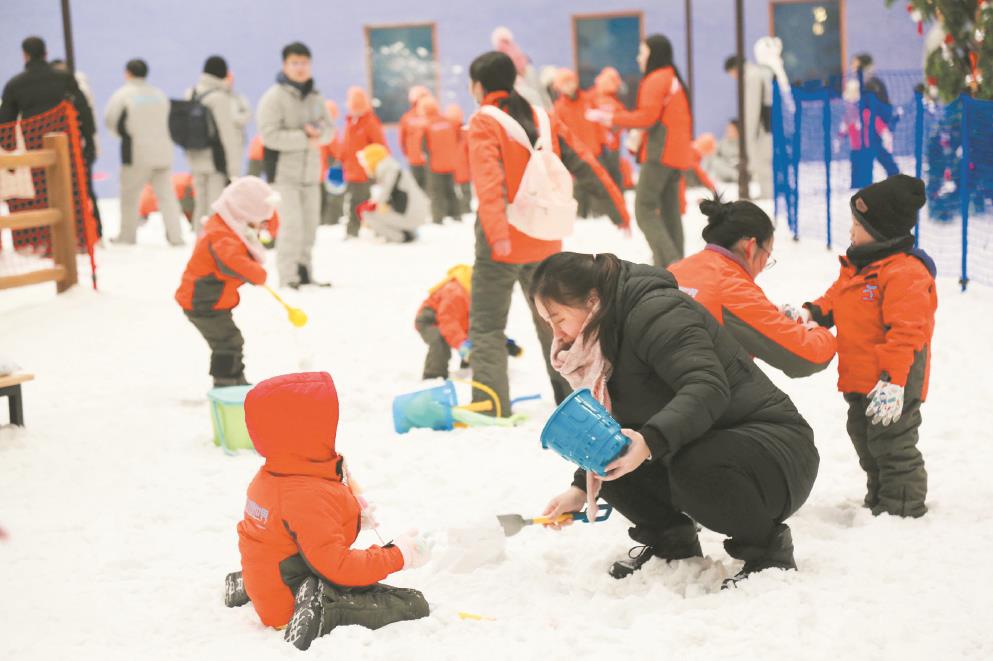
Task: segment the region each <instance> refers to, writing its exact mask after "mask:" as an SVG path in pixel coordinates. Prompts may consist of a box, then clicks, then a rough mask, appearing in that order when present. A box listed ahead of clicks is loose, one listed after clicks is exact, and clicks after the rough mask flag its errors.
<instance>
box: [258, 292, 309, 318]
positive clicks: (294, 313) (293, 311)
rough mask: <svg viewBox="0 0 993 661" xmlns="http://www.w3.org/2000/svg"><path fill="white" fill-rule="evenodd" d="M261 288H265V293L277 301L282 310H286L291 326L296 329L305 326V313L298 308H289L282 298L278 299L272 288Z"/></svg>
mask: <svg viewBox="0 0 993 661" xmlns="http://www.w3.org/2000/svg"><path fill="white" fill-rule="evenodd" d="M263 286H264V287H265V289H266V291H267V292H269V293H270V294H272V296H273V298H275V299H276V300H277V301H279V302H280V303H281V304H282V306H283V307H284V308H286V313H287V316H289V319H290V323H291V324H293V325H294V326H296V327H297V328H303V327H304V326H306V325H307V313H306V312H304V311H303V310H301V309H300V308H295V307H293V306H291V305H290V304H288V303H287V302H286V301H284V300H283V299H282V298H280V297H279V294H277V293H276V292H275V291H273V289H272V287H270V286H268V285H263Z"/></svg>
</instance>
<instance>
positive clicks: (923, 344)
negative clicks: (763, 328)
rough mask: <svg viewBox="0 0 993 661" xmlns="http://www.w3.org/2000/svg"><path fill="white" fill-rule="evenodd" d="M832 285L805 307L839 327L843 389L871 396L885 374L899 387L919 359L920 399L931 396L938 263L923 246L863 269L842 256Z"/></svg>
mask: <svg viewBox="0 0 993 661" xmlns="http://www.w3.org/2000/svg"><path fill="white" fill-rule="evenodd" d="M840 259H841V273H840V275H839V276H838V279H837V280H836V281H835V283H834V284H833V285H831V287H830V289H828V290H827V292H826V293H825V294H824V295H823V296H821V297H820V298H819V299H817V300H816V301H814V302H813V303H806V304H805V305H804V307H806V308H807V309H809V310H810V313H811V316H812V317H813V319H814V320H815V321H816V322H817V323H819V324H821V325H822V326H827V327H831V326H833V325H837V326H838V390H840V391H841V392H844V393H859V394H863V395H865V394H868V393H869V391H870V390H872V389H873V388H874V387H875V386H876V383H877V382H878V381H879V378H880V376H881V375H882V373H883V372H886V373H887V374H889V377H890V381H891V382H892V383H895V384H896V385H898V386H906V385H907V376H908V375H909V374H910V369H911V367H912V366H913V365H914V363H915V361H916V360H918V359H923V360H924V361H925V362H924V382H923V384H922V390H921V401H924V400H925V399H926V398H927V391H928V379H929V376H930V371H931V359H930V353H931V336H932V335H933V333H934V313H935V310H937V309H938V293H937V291H936V288H935V283H934V275H935V268H934V262H933V261H931V258H930V257H928V256H927V254H926V253H924V252H922V251H918V250H914V251H911V252H910V253H905V252H901V253H897V254H895V255H890V256H888V257H884V258H883V259H880V260H879V261H876V262H873V263H871V264H869V265H867V266H865V267H863V268H862V269H858V268H856V266H855V265H854V264H853V263H852V262H851V261H850V260H849V259H848V258H847V257H841V258H840Z"/></svg>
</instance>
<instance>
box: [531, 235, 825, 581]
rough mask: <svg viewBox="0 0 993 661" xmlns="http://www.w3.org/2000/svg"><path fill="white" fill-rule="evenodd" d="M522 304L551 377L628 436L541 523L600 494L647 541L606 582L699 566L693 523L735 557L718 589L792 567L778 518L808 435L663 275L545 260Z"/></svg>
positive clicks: (796, 488) (798, 484) (794, 505)
mask: <svg viewBox="0 0 993 661" xmlns="http://www.w3.org/2000/svg"><path fill="white" fill-rule="evenodd" d="M530 295H531V297H532V298H533V299H534V302H535V304H536V307H537V309H538V311H539V313H540V314H541V316H542V317H544V318H545V319H546V320H547V321H548V322H549V323H550V324H551V326H552V328H553V330H554V344H553V347H552V357H553V364H554V365H555V367H556V369H558V370H559V371H560V372H561V373H562V375H563V376H564V377H565V378H566V379H567V380H568V381H569V383H570V385H572V387H573V388H576V389H578V388H581V387H589V388H590V389H591V390H592V391H593V394H594V396H596V397H597V399H599V400H600V402H601V403H602V404H604V405H605V406H606V407H607V408H608V410H610V411H611V413H612V414H613V416H614V418H615V419H616V420H617V421H618V422H619V423H620V424H621V427H622V428H624V435H625V436H627V437H628V438H629V439H630V440H631V443H630V445H629V446H628V449H627V450H626V452H625V453H624V454H623V455H621V456H620V457H619V458H618V459H616V460H615V461H614V462H613V463H612V464H610V465H609V466H608V467H607V474H606V476H605V477H604V478H603V480H602V481H601V480H600V479H599V478H596V477H595V476H593V475H587V474H586V472H585V471H583V470H579V471H577V472H576V476H575V480H574V481H573V486H572V487H570V488H569V489H568V490H567V491H565V492H563V493H562V494H560V495H558V496H556V497H555V498H553V499H552V501H551V502H550V503H549V504H548V507H547V508H546V511H545V514H546V515H550V516H556V515H558V514H562V513H565V512H574V511H578V510H579V509H581V508H582V506H583V504H584V503H585V502H587V501H589V502H591V503H592V502H593V501H594V500H595V498H596V495H597V490H599V496H600V497H602V498H604V499H605V500H606V501H607V502H609V503H610V504H611V505H613V506H614V507H615V508H617V510H618V511H620V512H621V513H622V514H623V515H624V516H625V517H627V518H628V519H629V520H630V521H631V522H632V523H634V527H633V528H631V529H630V535H631V538H632V539H634V540H635V541H636V542H639V544H642V545H644V546H643V547H635V548H634V549H632V553H631V558H630V560H624V561H620V562H616V563H614V565H613V567H612V568H611V571H610V573H611V574H612V575H613V576H615V577H616V578H623V577H625V576H628V575H630V574H631V573H632V572H633V571H635V570H637V569H640V568H641V566H642V565H644V564H645V563H646V562H647V561H648V560H649V559H651V558H652V557H659V558H663V559H665V560H676V559H681V558H690V557H696V556H700V555H701V550H700V542H699V540H698V538H697V533H696V526H695V524H694V521H698V522H699V523H700V524H702V525H703V526H706V527H707V528H709V529H711V530H714V531H717V532H720V533H723V534H725V535H727V536H728V537H729V539H727V540H725V542H724V547H725V549H727V552H728V554H729V555H731V556H732V557H734V558H737V559H740V560H744V563H745V564H744V567H743V568H742V570H741V572H739V574H738V575H736V576H735V577H734V578H731V579H728V580H727V581H725V586H724V587H728V586H731V585H733V584H734V583H735V582H736V581H738V580H741V579H743V578H746V577H747V576H748V575H749V574H751V573H753V572H757V571H761V570H763V569H769V568H781V569H796V564H795V562H794V560H793V541H792V538H791V535H790V529H789V528H788V527H787V526H786V524H784V523H783V521H785V520H786V519H787V518H789V516H790V515H792V514H793V513H794V512H796V511H797V510H798V509H799V508H800V506H801V505H802V504H803V503H804V501H805V500H806V499H807V496H808V495H809V494H810V490H811V488H812V487H813V484H814V478H815V477H816V475H817V466H818V463H819V458H818V454H817V449H816V448H815V447H814V441H813V436H814V435H813V431H812V430H811V428H810V426H809V425H808V424H807V422H806V421H805V420H804V419H803V417H802V416H801V415H800V413H799V412H798V411H797V409H796V407H795V406H794V405H793V402H791V401H790V398H789V397H787V396H786V395H785V394H784V393H783V392H782V391H781V390H779V389H778V388H777V387H776V386H774V385H773V384H772V382H771V381H769V379H768V378H767V377H766V376H765V374H764V373H763V372H762V371H761V370H760V369H759V368H758V367H756V366H755V364H754V363H753V362H752V359H751V358H750V357H749V356H748V354H747V353H745V351H744V350H743V349H742V348H741V346H740V345H739V344H738V343H737V341H735V340H734V338H733V337H732V336H731V335H730V334H728V333H727V332H726V331H725V330H723V329H722V328H721V326H720V325H719V324H718V323H717V322H716V321H715V320H714V318H713V317H712V316H711V315H710V314H709V313H708V312H707V310H706V309H705V308H703V307H702V306H701V305H699V304H698V303H696V302H695V301H694V300H693V299H691V298H690V297H689V296H687V295H685V294H683V293H682V292H681V291H680V290H679V288H678V287H677V285H676V280H675V278H673V276H672V274H670V273H669V272H668V271H666V270H665V269H662V268H657V267H651V266H642V265H638V264H632V263H629V262H624V261H621V260H619V259H618V258H617V257H615V256H614V255H609V254H601V255H595V256H594V255H583V254H577V253H568V252H564V253H559V254H557V255H553V256H552V257H549V258H548V259H546V260H545V261H544V262H542V263H541V265H539V267H538V269H537V270H536V271H535V274H534V278H533V280H532V282H531V288H530Z"/></svg>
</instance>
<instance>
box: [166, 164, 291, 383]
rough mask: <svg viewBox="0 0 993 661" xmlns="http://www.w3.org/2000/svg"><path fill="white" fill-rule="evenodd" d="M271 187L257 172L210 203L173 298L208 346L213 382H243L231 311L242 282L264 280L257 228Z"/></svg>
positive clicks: (271, 201) (272, 198)
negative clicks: (209, 211)
mask: <svg viewBox="0 0 993 661" xmlns="http://www.w3.org/2000/svg"><path fill="white" fill-rule="evenodd" d="M276 199H277V196H276V194H275V192H274V191H273V190H272V189H271V188H269V186H268V185H267V184H266V183H265V182H264V181H262V180H261V179H259V178H258V177H242V178H240V179H235V180H234V181H233V182H232V183H230V184H228V186H227V188H225V189H224V191H222V193H221V196H220V197H219V198H218V199H217V201H216V202H214V204H213V205H212V208H213V210H214V211H215V213H214V215H213V216H211V217H210V219H209V220H208V221H207V222H206V224H205V225H204V227H203V233H202V234H201V236H200V238H199V239H198V240H197V244H196V247H195V248H194V249H193V256H192V257H190V261H189V263H188V264H187V265H186V271H184V272H183V280H182V282H181V283H180V285H179V289H177V290H176V302H177V303H179V305H180V306H181V307H182V308H183V311H184V312H185V313H186V318H187V319H189V320H190V322H191V323H192V324H193V325H194V326H196V329H197V330H198V331H200V334H201V335H203V339H205V340H206V341H207V344H208V345H209V346H210V351H211V354H210V375H211V376H212V377H214V387H215V388H217V387H220V386H234V385H244V384H247V383H248V381H246V380H245V364H244V362H242V348H243V347H244V345H245V340H244V338H243V337H242V336H241V331H240V330H238V327H237V326H236V325H235V323H234V318H233V317H232V316H231V311H232V310H233V309H234V308H235V307H237V306H238V303H239V301H240V300H241V299H240V298H239V297H238V288H239V287H241V286H242V285H243V284H245V283H246V282H250V283H252V284H253V285H261V284H264V283H265V279H266V272H265V269H264V268H262V264H264V263H265V248H263V247H262V244H261V243H260V242H259V237H258V228H259V226H261V224H262V223H263V222H265V221H267V220H269V219H270V218H271V217H272V216H273V214H274V213H275V211H276Z"/></svg>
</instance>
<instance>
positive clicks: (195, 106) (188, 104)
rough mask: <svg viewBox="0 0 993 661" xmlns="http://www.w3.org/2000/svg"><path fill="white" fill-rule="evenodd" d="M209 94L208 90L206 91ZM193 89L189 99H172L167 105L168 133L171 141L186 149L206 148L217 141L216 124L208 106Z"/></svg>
mask: <svg viewBox="0 0 993 661" xmlns="http://www.w3.org/2000/svg"><path fill="white" fill-rule="evenodd" d="M207 94H210V92H207ZM207 94H204V95H203V96H197V93H196V91H195V90H194V92H193V96H192V97H191V98H190V99H189V100H186V99H172V101H171V105H170V106H169V135H170V136H171V137H172V141H173V142H175V143H176V144H177V145H179V146H180V147H182V148H183V149H187V150H194V149H208V148H210V147H211V146H213V145H214V143H216V142H217V126H216V125H215V124H214V116H213V115H212V114H211V113H210V108H208V107H207V106H205V105H203V103H202V99H203V98H204V97H205V96H207Z"/></svg>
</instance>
